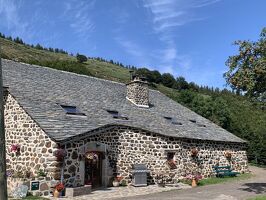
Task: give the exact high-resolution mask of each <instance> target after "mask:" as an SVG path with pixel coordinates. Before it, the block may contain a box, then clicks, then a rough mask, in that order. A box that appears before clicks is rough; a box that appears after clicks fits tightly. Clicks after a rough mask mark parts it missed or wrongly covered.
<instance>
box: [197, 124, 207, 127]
mask: <svg viewBox="0 0 266 200" xmlns="http://www.w3.org/2000/svg"><path fill="white" fill-rule="evenodd" d="M198 126H199V127H206V125H205V124H198Z"/></svg>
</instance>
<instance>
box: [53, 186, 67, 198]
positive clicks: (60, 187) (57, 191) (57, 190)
mask: <svg viewBox="0 0 266 200" xmlns="http://www.w3.org/2000/svg"><path fill="white" fill-rule="evenodd" d="M64 188H65V186H64V184H63V183H57V184H56V185H55V190H54V197H55V198H58V197H59V196H60V192H62V191H63V190H64Z"/></svg>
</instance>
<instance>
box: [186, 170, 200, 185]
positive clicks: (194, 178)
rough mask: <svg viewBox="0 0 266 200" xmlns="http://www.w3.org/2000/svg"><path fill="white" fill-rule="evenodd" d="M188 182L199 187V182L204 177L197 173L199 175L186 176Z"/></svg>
mask: <svg viewBox="0 0 266 200" xmlns="http://www.w3.org/2000/svg"><path fill="white" fill-rule="evenodd" d="M186 179H187V180H190V181H191V186H192V187H196V186H197V185H198V181H199V180H201V179H202V175H201V174H199V173H197V174H188V175H187V176H186Z"/></svg>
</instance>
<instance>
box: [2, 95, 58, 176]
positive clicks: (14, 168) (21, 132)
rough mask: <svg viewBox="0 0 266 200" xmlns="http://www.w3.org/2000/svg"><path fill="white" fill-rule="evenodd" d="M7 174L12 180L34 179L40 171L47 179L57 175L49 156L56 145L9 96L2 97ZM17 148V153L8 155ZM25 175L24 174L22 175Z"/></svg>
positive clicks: (53, 160) (55, 162)
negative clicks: (9, 174) (24, 177)
mask: <svg viewBox="0 0 266 200" xmlns="http://www.w3.org/2000/svg"><path fill="white" fill-rule="evenodd" d="M4 100H5V106H4V109H5V110H4V113H5V131H6V149H7V156H6V159H7V171H8V172H9V173H10V172H11V174H12V175H13V176H20V177H21V176H27V175H30V176H36V175H37V172H38V171H39V170H40V169H41V170H44V171H45V172H47V175H48V176H50V177H53V176H54V173H55V172H59V169H58V167H57V166H58V164H57V161H56V157H54V156H53V152H54V151H55V150H56V149H57V147H58V145H57V144H56V143H55V142H54V141H52V140H51V139H50V138H49V137H48V136H47V135H46V134H45V133H44V131H43V130H42V129H41V128H40V127H39V125H38V124H37V123H36V122H35V121H34V120H33V119H32V118H31V117H30V116H29V115H28V114H27V113H26V112H25V110H24V109H23V108H22V107H21V106H20V105H19V104H18V102H17V101H16V99H15V98H14V97H13V96H12V95H11V94H9V93H6V94H5V97H4ZM12 144H18V145H19V147H20V151H18V152H12V151H11V145H12ZM26 173H27V174H26Z"/></svg>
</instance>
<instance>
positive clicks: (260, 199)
mask: <svg viewBox="0 0 266 200" xmlns="http://www.w3.org/2000/svg"><path fill="white" fill-rule="evenodd" d="M248 200H266V195H262V196H261V195H259V196H256V197H252V198H249V199H248Z"/></svg>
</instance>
